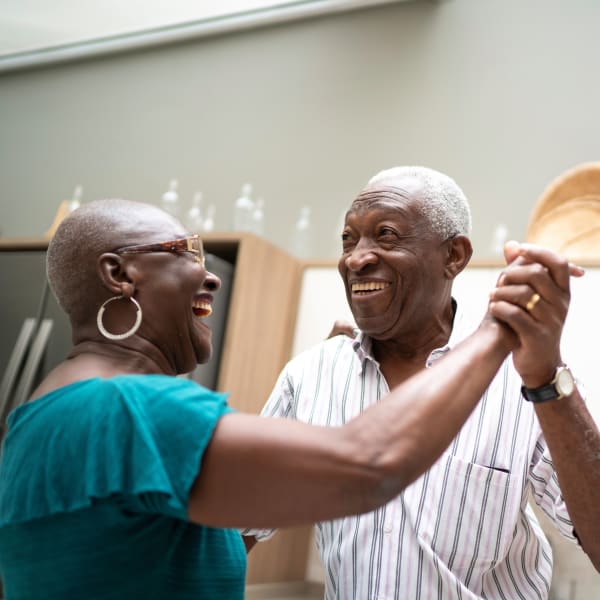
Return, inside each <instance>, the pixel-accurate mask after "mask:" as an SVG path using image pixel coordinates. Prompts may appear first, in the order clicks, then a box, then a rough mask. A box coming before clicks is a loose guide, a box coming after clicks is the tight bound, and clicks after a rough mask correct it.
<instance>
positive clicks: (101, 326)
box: [96, 296, 142, 340]
mask: <svg viewBox="0 0 600 600" xmlns="http://www.w3.org/2000/svg"><path fill="white" fill-rule="evenodd" d="M122 298H125V296H113V297H112V298H109V299H108V300H106V302H104V303H103V304H102V306H101V307H100V308H99V309H98V315H97V317H96V324H97V325H98V331H100V333H101V334H102V335H103V336H104V337H105V338H106V339H109V340H126V339H127V338H129V337H131V336H132V335H133V334H134V333H135V332H136V331H137V330H138V329H139V328H140V325H141V324H142V307H141V306H140V304H139V302H138V301H137V300H136V299H135V298H133V297H132V296H131V297H129V300H131V301H132V302H133V303H134V305H135V310H136V316H135V323H134V324H133V326H132V327H131V329H129V330H128V331H126V332H125V333H110V331H107V329H106V328H105V327H104V323H102V317H103V316H104V311H105V310H106V305H107V304H110V303H111V302H112V301H113V300H121V299H122Z"/></svg>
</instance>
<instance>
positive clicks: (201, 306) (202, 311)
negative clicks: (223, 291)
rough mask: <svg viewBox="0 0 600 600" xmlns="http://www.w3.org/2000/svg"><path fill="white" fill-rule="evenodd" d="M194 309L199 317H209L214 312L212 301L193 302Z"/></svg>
mask: <svg viewBox="0 0 600 600" xmlns="http://www.w3.org/2000/svg"><path fill="white" fill-rule="evenodd" d="M192 309H193V310H194V314H195V315H196V316H197V317H208V315H210V314H211V313H212V305H211V303H210V302H203V301H195V302H193V303H192Z"/></svg>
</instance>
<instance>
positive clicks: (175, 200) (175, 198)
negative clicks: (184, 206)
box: [160, 179, 179, 218]
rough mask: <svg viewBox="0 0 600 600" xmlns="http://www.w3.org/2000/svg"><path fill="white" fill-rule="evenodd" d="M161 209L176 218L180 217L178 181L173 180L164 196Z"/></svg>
mask: <svg viewBox="0 0 600 600" xmlns="http://www.w3.org/2000/svg"><path fill="white" fill-rule="evenodd" d="M160 207H161V208H162V209H163V210H164V211H165V212H168V213H169V214H170V215H173V216H174V217H177V218H178V217H179V194H178V193H177V179H171V181H170V182H169V189H168V190H167V191H166V192H165V193H164V194H163V195H162V198H161V202H160Z"/></svg>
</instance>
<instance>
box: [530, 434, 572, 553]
mask: <svg viewBox="0 0 600 600" xmlns="http://www.w3.org/2000/svg"><path fill="white" fill-rule="evenodd" d="M529 480H530V482H531V485H532V488H533V497H534V500H535V502H536V504H537V505H538V506H539V507H540V508H541V509H542V510H543V511H544V512H545V513H546V515H548V517H549V518H550V519H551V520H552V522H553V523H554V525H555V527H556V528H557V529H558V531H559V532H560V533H561V535H562V536H563V537H565V538H567V539H569V540H571V541H573V542H575V543H578V539H577V536H576V535H575V532H574V529H573V523H572V522H571V517H570V516H569V511H568V510H567V505H566V503H565V501H564V498H563V496H562V492H561V491H560V486H559V484H558V477H557V475H556V470H555V469H554V463H553V462H552V458H551V456H550V452H549V450H548V448H547V446H546V441H545V439H544V437H543V436H542V435H541V434H540V437H539V438H538V440H537V442H536V445H535V450H534V453H533V459H532V463H531V468H530V476H529Z"/></svg>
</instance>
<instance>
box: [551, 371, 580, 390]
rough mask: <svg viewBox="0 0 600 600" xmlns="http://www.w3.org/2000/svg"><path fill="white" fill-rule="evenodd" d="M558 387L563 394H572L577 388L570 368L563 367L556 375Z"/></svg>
mask: <svg viewBox="0 0 600 600" xmlns="http://www.w3.org/2000/svg"><path fill="white" fill-rule="evenodd" d="M556 389H557V390H558V393H559V394H560V395H561V396H570V395H571V394H572V393H573V390H574V389H575V382H574V381H573V375H571V372H570V371H569V369H561V370H560V371H559V372H558V373H557V375H556Z"/></svg>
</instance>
